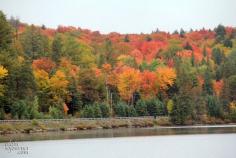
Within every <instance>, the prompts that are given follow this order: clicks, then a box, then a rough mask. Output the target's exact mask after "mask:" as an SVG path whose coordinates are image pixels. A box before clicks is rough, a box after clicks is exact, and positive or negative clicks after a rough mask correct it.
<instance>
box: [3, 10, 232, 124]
mask: <svg viewBox="0 0 236 158" xmlns="http://www.w3.org/2000/svg"><path fill="white" fill-rule="evenodd" d="M230 30H231V31H230ZM235 31H236V29H235V28H233V27H225V26H223V25H219V26H217V27H216V28H215V29H214V30H205V29H201V30H192V31H190V32H187V31H184V30H183V29H181V30H180V32H179V33H178V32H175V33H173V34H170V33H166V32H162V31H156V32H152V33H151V34H119V33H109V34H100V33H99V32H98V31H95V32H94V31H90V30H86V29H81V28H75V27H66V26H59V27H58V28H57V29H50V28H47V27H46V26H43V27H39V26H35V25H27V24H23V23H21V22H20V21H19V20H18V19H17V20H16V19H10V20H9V21H8V20H7V19H6V17H5V15H4V13H2V12H0V111H1V119H4V118H8V119H11V118H19V119H22V118H29V119H32V118H53V117H54V118H63V117H68V115H73V116H74V117H109V116H145V115H150V116H163V115H166V116H167V115H168V116H169V117H170V118H171V121H172V122H173V123H175V124H186V123H193V122H195V121H201V122H202V121H205V122H207V121H208V120H209V119H212V118H217V119H228V120H230V119H232V120H234V119H233V118H234V114H235V112H234V104H235V102H236V96H235V94H236V92H235V89H236V77H235V76H236V45H235V43H236V38H235V37H236V36H235V35H234V34H233V32H235Z"/></svg>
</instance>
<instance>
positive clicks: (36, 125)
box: [0, 117, 236, 135]
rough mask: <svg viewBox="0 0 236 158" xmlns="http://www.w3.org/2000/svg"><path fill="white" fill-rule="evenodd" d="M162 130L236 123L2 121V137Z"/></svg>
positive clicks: (165, 119) (163, 119) (147, 119)
mask: <svg viewBox="0 0 236 158" xmlns="http://www.w3.org/2000/svg"><path fill="white" fill-rule="evenodd" d="M148 127H155V128H160V129H178V128H182V129H183V128H216V127H236V123H231V122H229V123H226V122H224V121H222V120H221V121H217V122H210V123H195V124H193V123H192V124H187V125H173V124H171V122H170V121H169V118H168V117H159V118H153V117H134V118H105V119H100V118H99V119H54V120H2V121H0V135H11V134H18V133H27V134H31V133H44V132H57V131H84V130H94V129H118V128H148Z"/></svg>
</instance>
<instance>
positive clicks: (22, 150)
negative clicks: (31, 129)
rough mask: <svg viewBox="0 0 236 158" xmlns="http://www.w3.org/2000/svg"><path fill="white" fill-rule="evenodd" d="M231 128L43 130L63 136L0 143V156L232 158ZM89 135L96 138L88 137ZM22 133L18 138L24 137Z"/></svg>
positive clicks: (235, 143) (234, 152)
mask: <svg viewBox="0 0 236 158" xmlns="http://www.w3.org/2000/svg"><path fill="white" fill-rule="evenodd" d="M235 128H236V127H234V126H233V127H225V126H224V127H222V126H219V127H217V126H215V127H203V128H201V127H191V128H185V127H177V128H158V129H157V128H147V129H116V130H94V131H90V132H88V131H83V132H85V133H86V132H87V135H86V134H85V133H83V134H81V135H80V134H78V132H71V133H68V132H65V133H57V134H56V132H54V136H52V135H53V134H52V133H50V134H48V133H47V134H48V135H47V134H46V133H45V134H46V136H44V137H43V136H42V137H41V138H38V139H46V138H48V139H50V138H51V139H59V138H60V139H62V138H63V139H65V140H44V141H24V142H6V143H0V158H17V157H22V158H47V157H48V158H49V157H50V158H64V157H68V158H236V150H235V147H236V134H235V133H236V131H235ZM104 131H105V132H104ZM168 131H169V133H167V132H168ZM111 133H113V135H111ZM124 133H126V134H124ZM196 133H202V134H196ZM203 133H209V134H203ZM223 133H224V134H223ZM45 134H43V133H41V135H45ZM51 134H52V135H51ZM63 134H64V135H63ZM166 134H167V135H166ZM173 134H177V135H173ZM178 134H181V135H178ZM78 135H80V137H79V136H78ZM92 135H93V136H94V137H98V138H92V139H91V138H90V137H91V136H92ZM148 135H149V136H148ZM28 136H31V137H28V139H30V138H35V140H36V136H35V135H28ZM66 136H67V137H66ZM121 136H125V137H121ZM127 136H128V137H127ZM0 137H1V136H0ZM23 137H24V136H22V140H26V139H23ZM87 137H89V138H90V139H88V138H87ZM99 137H107V138H99ZM108 137H112V138H108ZM66 138H68V139H66ZM71 138H83V139H71Z"/></svg>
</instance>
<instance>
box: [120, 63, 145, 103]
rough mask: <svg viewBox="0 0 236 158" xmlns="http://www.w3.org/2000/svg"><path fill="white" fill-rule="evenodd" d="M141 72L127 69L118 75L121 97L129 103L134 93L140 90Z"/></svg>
mask: <svg viewBox="0 0 236 158" xmlns="http://www.w3.org/2000/svg"><path fill="white" fill-rule="evenodd" d="M140 81H141V79H140V72H139V70H136V69H134V68H131V67H125V68H124V69H123V71H122V72H121V73H120V74H118V81H117V88H118V91H119V94H120V96H121V97H122V98H123V99H124V100H126V101H129V100H130V99H131V98H132V96H133V93H134V92H135V91H137V90H138V89H139V86H140Z"/></svg>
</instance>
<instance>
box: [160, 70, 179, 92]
mask: <svg viewBox="0 0 236 158" xmlns="http://www.w3.org/2000/svg"><path fill="white" fill-rule="evenodd" d="M156 75H157V82H158V85H159V88H160V90H166V89H167V88H168V86H172V85H173V84H174V80H175V79H176V72H175V70H174V69H173V68H169V67H159V68H157V70H156Z"/></svg>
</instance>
